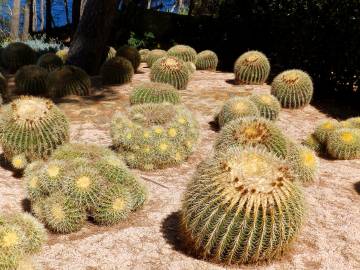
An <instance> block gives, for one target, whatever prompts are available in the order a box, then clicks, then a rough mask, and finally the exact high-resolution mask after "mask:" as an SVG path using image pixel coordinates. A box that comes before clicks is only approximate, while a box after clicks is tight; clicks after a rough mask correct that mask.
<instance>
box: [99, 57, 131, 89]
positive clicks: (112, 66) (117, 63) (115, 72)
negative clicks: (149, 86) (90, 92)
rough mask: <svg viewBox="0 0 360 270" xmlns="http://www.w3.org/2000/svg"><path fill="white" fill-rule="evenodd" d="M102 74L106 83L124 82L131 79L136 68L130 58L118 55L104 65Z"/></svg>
mask: <svg viewBox="0 0 360 270" xmlns="http://www.w3.org/2000/svg"><path fill="white" fill-rule="evenodd" d="M100 74H101V77H102V82H103V84H105V85H113V84H124V83H128V82H130V81H131V79H132V77H133V75H134V68H133V66H132V64H131V63H130V61H129V60H127V59H126V58H124V57H119V56H116V57H113V58H111V59H109V60H107V61H106V62H105V63H104V64H103V65H102V67H101V70H100Z"/></svg>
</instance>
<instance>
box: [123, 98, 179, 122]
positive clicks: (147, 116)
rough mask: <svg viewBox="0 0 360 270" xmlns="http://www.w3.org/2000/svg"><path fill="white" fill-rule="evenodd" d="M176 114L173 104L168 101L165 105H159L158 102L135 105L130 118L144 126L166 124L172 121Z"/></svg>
mask: <svg viewBox="0 0 360 270" xmlns="http://www.w3.org/2000/svg"><path fill="white" fill-rule="evenodd" d="M175 116H176V113H175V111H174V109H173V106H172V105H170V104H166V103H165V104H164V106H157V105H156V104H145V105H143V106H135V107H134V108H133V110H131V112H130V118H131V119H132V120H133V121H134V122H135V123H137V124H140V125H142V126H144V127H150V126H153V125H165V124H166V123H169V122H172V121H173V119H174V117H175Z"/></svg>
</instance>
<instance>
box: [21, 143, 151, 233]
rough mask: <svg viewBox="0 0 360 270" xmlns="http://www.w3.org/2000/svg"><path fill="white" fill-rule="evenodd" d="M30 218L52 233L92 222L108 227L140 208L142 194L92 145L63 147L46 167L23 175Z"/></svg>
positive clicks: (118, 163) (114, 160) (113, 159)
mask: <svg viewBox="0 0 360 270" xmlns="http://www.w3.org/2000/svg"><path fill="white" fill-rule="evenodd" d="M25 182H26V183H27V191H28V195H29V198H30V200H31V203H32V212H33V214H34V215H35V216H36V217H37V218H38V219H39V220H41V221H42V222H44V223H45V224H46V226H47V227H48V228H49V229H51V230H52V231H54V232H58V233H70V232H75V231H78V230H80V229H81V228H82V226H83V225H84V223H85V222H86V220H87V218H88V217H89V216H90V217H92V218H93V219H94V221H95V222H96V223H98V224H100V225H112V224H115V223H118V222H120V221H122V220H124V219H126V218H127V217H128V215H129V214H130V213H131V211H135V210H136V209H138V208H139V207H140V206H142V205H143V203H144V202H145V199H146V191H145V188H144V187H143V186H142V184H140V183H139V182H138V179H137V178H136V177H135V176H134V175H133V174H132V173H131V172H130V171H129V170H128V168H127V167H126V165H125V164H124V163H123V162H122V160H121V159H120V158H118V157H117V156H116V154H115V153H113V152H112V151H111V150H109V149H106V148H103V147H101V146H96V145H91V144H65V145H64V146H62V147H60V148H58V149H57V150H56V151H55V152H54V154H53V155H52V156H51V158H50V160H49V161H47V162H34V163H32V164H30V165H29V166H28V167H27V169H26V171H25Z"/></svg>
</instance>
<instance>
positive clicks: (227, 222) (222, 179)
mask: <svg viewBox="0 0 360 270" xmlns="http://www.w3.org/2000/svg"><path fill="white" fill-rule="evenodd" d="M296 179H297V178H296V175H295V174H294V173H293V171H292V168H291V166H290V165H289V163H288V162H287V161H286V160H284V159H281V158H279V157H277V156H275V155H273V154H271V153H270V152H267V151H266V150H264V149H262V148H256V147H255V148H254V147H245V148H243V147H233V148H229V149H228V150H227V151H221V152H218V153H217V154H216V155H215V156H214V157H212V158H210V159H208V160H206V161H204V162H203V163H201V165H199V167H198V169H197V171H196V173H195V175H194V177H193V179H192V180H191V182H190V183H189V184H188V186H187V190H186V192H185V195H184V199H183V204H182V210H181V225H182V226H181V231H182V234H181V235H182V237H183V240H184V242H185V243H186V247H187V249H189V250H191V251H192V252H193V253H195V254H196V255H197V256H199V257H202V258H205V259H210V260H211V261H215V262H219V263H222V264H242V263H258V262H260V261H269V260H271V259H273V258H276V257H279V256H280V255H282V254H283V253H284V252H285V251H286V250H287V249H288V248H289V245H290V244H291V243H292V242H293V240H294V239H295V238H296V236H297V235H298V233H299V231H300V229H301V226H302V224H303V223H304V217H305V199H304V194H303V191H302V188H301V187H300V186H299V184H298V183H297V181H296Z"/></svg>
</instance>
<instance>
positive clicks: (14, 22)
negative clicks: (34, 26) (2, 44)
mask: <svg viewBox="0 0 360 270" xmlns="http://www.w3.org/2000/svg"><path fill="white" fill-rule="evenodd" d="M20 10H21V1H20V0H14V6H13V10H12V16H11V21H10V37H11V38H12V39H17V38H19V26H20Z"/></svg>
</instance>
